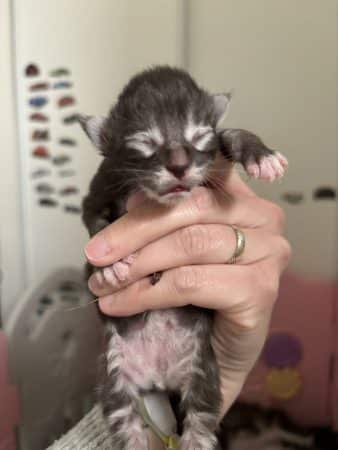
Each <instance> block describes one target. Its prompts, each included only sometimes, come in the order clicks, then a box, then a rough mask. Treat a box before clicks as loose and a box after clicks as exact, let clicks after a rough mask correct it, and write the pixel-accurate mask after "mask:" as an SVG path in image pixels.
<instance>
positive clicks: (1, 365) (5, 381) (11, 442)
mask: <svg viewBox="0 0 338 450" xmlns="http://www.w3.org/2000/svg"><path fill="white" fill-rule="evenodd" d="M18 424H19V402H18V394H17V391H16V388H15V387H14V386H13V385H11V384H10V381H9V373H8V352H7V339H6V336H5V334H4V332H3V331H1V330H0V449H5V450H15V449H16V442H15V428H16V427H17V426H18Z"/></svg>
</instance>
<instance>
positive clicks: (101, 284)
mask: <svg viewBox="0 0 338 450" xmlns="http://www.w3.org/2000/svg"><path fill="white" fill-rule="evenodd" d="M242 231H243V233H244V236H245V248H244V252H243V254H242V255H241V256H240V257H239V258H238V259H237V264H251V263H253V262H256V261H259V260H261V259H263V258H266V257H268V256H270V255H273V254H274V253H275V252H276V253H277V250H278V249H279V245H280V243H279V240H280V238H279V237H277V236H274V235H271V234H270V233H268V232H264V231H260V232H257V231H256V230H251V229H243V230H242ZM235 249H236V234H235V232H234V230H233V229H232V228H231V227H229V226H227V225H214V224H211V225H192V226H190V227H187V228H182V229H180V230H177V231H175V232H174V233H171V234H169V235H167V236H165V237H163V238H161V239H159V240H157V241H154V242H152V243H150V244H148V245H147V246H146V247H144V248H143V249H141V250H140V251H139V252H138V253H137V255H136V256H135V257H134V258H132V260H131V261H130V263H129V262H128V263H127V262H126V263H123V260H122V261H121V262H118V263H115V264H113V265H112V266H108V267H105V268H104V269H101V270H100V271H98V272H96V273H94V274H93V275H92V276H91V278H90V279H89V288H90V290H91V291H92V292H93V294H95V295H97V296H99V297H101V296H104V295H108V294H110V293H113V292H115V291H117V290H119V289H121V288H123V287H125V286H127V285H129V284H131V283H134V282H135V281H137V280H139V279H141V278H144V277H146V276H147V275H149V274H151V273H154V272H159V271H161V272H162V271H164V270H168V269H172V268H175V267H182V266H188V265H192V264H196V265H203V264H222V263H226V262H227V261H229V260H230V259H231V258H232V256H233V255H234V252H235ZM122 264H124V267H121V266H122ZM121 269H124V270H123V272H122V273H121Z"/></svg>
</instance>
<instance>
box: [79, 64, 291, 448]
mask: <svg viewBox="0 0 338 450" xmlns="http://www.w3.org/2000/svg"><path fill="white" fill-rule="evenodd" d="M230 98H231V95H229V94H218V95H211V94H209V93H208V92H207V91H205V90H203V89H201V88H200V87H199V86H198V85H197V84H196V83H195V81H194V80H193V79H192V78H191V77H190V75H189V74H188V73H186V72H185V71H183V70H179V69H175V68H170V67H167V66H165V67H162V66H160V67H155V68H152V69H150V70H147V71H144V72H142V73H140V74H138V75H136V76H135V77H134V78H132V79H131V80H130V81H129V83H128V84H127V85H126V87H125V88H124V89H123V91H122V93H121V94H120V96H119V98H118V100H117V103H116V104H115V105H114V106H113V107H112V109H111V111H110V113H109V115H108V116H107V117H90V116H81V117H80V122H81V124H82V126H83V128H84V130H85V131H86V133H87V134H88V136H89V137H90V138H91V140H92V141H93V143H94V144H95V145H96V146H97V147H98V148H99V150H100V152H101V154H102V155H103V157H104V158H103V161H102V163H101V165H100V167H99V169H98V171H97V173H96V175H95V176H94V178H93V180H92V182H91V185H90V190H89V193H88V195H87V197H86V198H85V199H84V202H83V221H84V223H85V225H86V226H87V228H88V230H89V233H90V235H91V236H92V235H94V234H95V233H97V232H98V231H100V230H101V229H102V228H104V227H105V226H107V225H108V224H109V223H111V222H113V221H114V220H116V219H117V218H118V217H120V216H121V215H122V214H124V213H125V211H126V201H127V199H128V196H129V195H130V194H131V193H132V192H134V191H140V190H141V191H143V192H145V193H146V195H147V196H148V197H151V198H153V199H156V200H157V201H159V202H161V203H170V202H176V201H179V200H180V199H181V198H182V197H184V196H187V195H189V193H190V192H191V190H192V189H193V188H194V187H195V186H199V185H203V184H205V182H206V180H207V178H208V177H209V178H210V174H208V173H209V172H210V170H212V164H213V162H214V161H215V158H216V156H217V155H219V154H220V153H221V154H223V156H224V158H225V161H231V162H240V163H241V164H242V165H243V166H244V168H245V169H246V171H247V172H248V173H249V174H250V175H252V176H254V177H256V178H257V177H261V178H264V179H268V180H271V181H272V180H274V179H275V178H277V177H280V176H282V175H283V173H284V169H285V167H286V165H287V161H286V159H285V158H284V157H283V156H282V155H281V154H279V153H276V152H274V151H272V150H270V149H268V148H267V147H266V146H265V145H264V144H263V142H262V141H261V140H260V139H259V138H258V137H257V136H255V135H254V134H252V133H250V132H248V131H245V130H240V129H220V128H219V124H220V122H221V121H222V119H223V117H224V115H225V113H226V111H227V108H228V105H229V102H230ZM210 173H212V172H210ZM132 261H133V257H132V256H130V257H128V258H125V259H124V260H122V261H119V262H117V263H116V264H114V265H112V266H111V267H106V268H104V269H100V270H97V271H96V277H97V280H98V281H99V282H102V281H103V280H106V281H108V282H109V283H112V284H113V285H114V286H119V285H121V283H123V282H125V278H126V277H127V273H128V268H129V266H130V264H132V263H133V262H132ZM157 278H158V277H157ZM155 281H156V280H155V279H154V278H153V282H155ZM159 282H160V281H159ZM105 320H106V329H107V348H106V351H105V370H104V377H105V379H104V381H103V384H102V389H101V397H102V403H103V407H104V414H105V416H106V418H107V421H108V423H109V426H110V429H111V434H112V440H113V448H114V449H115V450H146V449H147V439H146V435H145V432H144V424H143V421H142V419H141V417H140V416H139V414H138V412H137V408H136V403H137V399H138V398H139V396H140V395H142V394H144V393H147V392H150V391H156V390H159V391H167V392H169V393H174V394H179V396H180V411H181V413H182V414H183V417H184V420H183V431H182V436H181V438H180V444H179V445H180V449H181V450H214V449H215V448H216V447H217V445H218V444H217V438H216V435H215V430H216V424H217V417H218V413H219V408H220V400H221V395H220V381H219V373H218V367H217V363H216V360H215V355H214V352H213V349H212V347H211V344H210V332H211V327H212V313H211V312H210V311H208V310H205V309H201V308H197V307H193V306H186V307H182V308H171V309H166V310H158V311H149V312H147V313H145V314H138V315H135V316H133V317H126V318H112V317H106V318H105Z"/></svg>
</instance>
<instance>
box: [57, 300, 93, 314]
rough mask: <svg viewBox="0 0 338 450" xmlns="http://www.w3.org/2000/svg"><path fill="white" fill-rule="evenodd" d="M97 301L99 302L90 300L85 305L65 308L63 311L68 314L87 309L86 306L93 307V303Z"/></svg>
mask: <svg viewBox="0 0 338 450" xmlns="http://www.w3.org/2000/svg"><path fill="white" fill-rule="evenodd" d="M98 301H99V299H98V298H96V299H95V300H90V301H89V302H88V303H86V304H85V305H79V306H74V307H73V308H65V311H67V312H69V311H75V310H76V309H81V308H87V307H88V306H90V305H93V304H94V303H97V302H98Z"/></svg>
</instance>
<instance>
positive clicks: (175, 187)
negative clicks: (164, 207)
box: [161, 184, 190, 196]
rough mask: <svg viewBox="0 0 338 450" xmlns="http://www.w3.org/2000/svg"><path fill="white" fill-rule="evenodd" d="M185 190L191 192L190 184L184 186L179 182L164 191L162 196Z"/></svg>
mask: <svg viewBox="0 0 338 450" xmlns="http://www.w3.org/2000/svg"><path fill="white" fill-rule="evenodd" d="M183 192H190V188H189V187H188V186H184V185H182V184H178V185H176V186H173V187H171V188H170V189H168V190H167V191H164V192H163V193H162V194H161V196H164V195H169V194H180V193H183Z"/></svg>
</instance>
